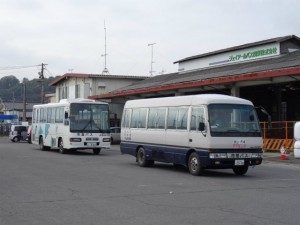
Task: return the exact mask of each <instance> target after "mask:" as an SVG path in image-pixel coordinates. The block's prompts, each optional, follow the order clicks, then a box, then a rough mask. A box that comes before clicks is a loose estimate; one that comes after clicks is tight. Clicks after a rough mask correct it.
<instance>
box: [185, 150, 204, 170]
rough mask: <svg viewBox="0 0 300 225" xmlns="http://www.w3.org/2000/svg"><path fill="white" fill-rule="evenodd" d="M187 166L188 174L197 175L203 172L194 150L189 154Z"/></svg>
mask: <svg viewBox="0 0 300 225" xmlns="http://www.w3.org/2000/svg"><path fill="white" fill-rule="evenodd" d="M188 168H189V171H190V174H192V175H194V176H199V175H202V174H203V172H204V168H203V167H202V166H201V163H200V160H199V156H198V154H197V153H196V152H193V153H192V154H190V156H189V161H188Z"/></svg>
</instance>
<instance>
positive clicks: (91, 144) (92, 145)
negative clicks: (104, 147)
mask: <svg viewBox="0 0 300 225" xmlns="http://www.w3.org/2000/svg"><path fill="white" fill-rule="evenodd" d="M86 145H87V146H88V147H96V143H86Z"/></svg>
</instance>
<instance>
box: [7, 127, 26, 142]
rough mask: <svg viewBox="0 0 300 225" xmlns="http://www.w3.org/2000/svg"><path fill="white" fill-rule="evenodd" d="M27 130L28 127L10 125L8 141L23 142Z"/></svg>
mask: <svg viewBox="0 0 300 225" xmlns="http://www.w3.org/2000/svg"><path fill="white" fill-rule="evenodd" d="M27 129H28V126H24V125H11V128H10V132H9V139H10V140H11V141H12V142H19V141H25V140H26V139H27Z"/></svg>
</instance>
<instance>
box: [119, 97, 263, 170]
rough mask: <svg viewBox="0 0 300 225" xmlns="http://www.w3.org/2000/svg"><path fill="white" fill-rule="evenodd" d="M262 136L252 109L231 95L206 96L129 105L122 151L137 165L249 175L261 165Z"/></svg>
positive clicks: (158, 99) (242, 100)
mask: <svg viewBox="0 0 300 225" xmlns="http://www.w3.org/2000/svg"><path fill="white" fill-rule="evenodd" d="M262 146H263V139H262V133H261V129H260V125H259V121H258V117H257V114H256V110H255V108H254V106H253V104H252V103H251V102H250V101H248V100H246V99H241V98H237V97H232V96H226V95H217V94H203V95H191V96H178V97H166V98H153V99H141V100H131V101H127V102H126V104H125V107H124V111H123V118H122V127H121V144H120V149H121V153H123V154H130V155H132V156H134V157H135V158H136V161H137V163H138V164H139V165H140V166H142V167H144V166H153V164H154V162H155V161H158V162H166V163H173V164H175V165H184V166H186V167H187V168H188V169H189V171H190V173H191V174H193V175H200V174H201V173H202V172H203V171H204V170H205V169H233V171H234V173H235V174H237V175H244V174H245V173H246V172H247V170H248V167H249V166H255V165H259V164H261V162H262V153H263V152H262Z"/></svg>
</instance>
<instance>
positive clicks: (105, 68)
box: [101, 20, 109, 75]
mask: <svg viewBox="0 0 300 225" xmlns="http://www.w3.org/2000/svg"><path fill="white" fill-rule="evenodd" d="M101 56H104V69H103V71H102V74H103V75H109V71H108V69H107V67H106V56H107V53H106V26H105V20H104V54H103V55H101Z"/></svg>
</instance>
